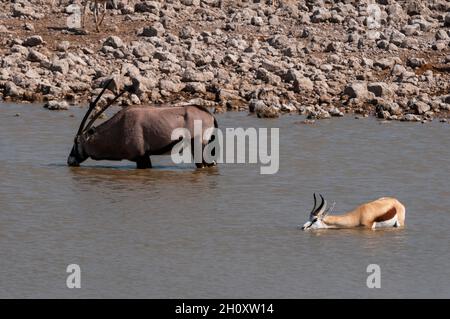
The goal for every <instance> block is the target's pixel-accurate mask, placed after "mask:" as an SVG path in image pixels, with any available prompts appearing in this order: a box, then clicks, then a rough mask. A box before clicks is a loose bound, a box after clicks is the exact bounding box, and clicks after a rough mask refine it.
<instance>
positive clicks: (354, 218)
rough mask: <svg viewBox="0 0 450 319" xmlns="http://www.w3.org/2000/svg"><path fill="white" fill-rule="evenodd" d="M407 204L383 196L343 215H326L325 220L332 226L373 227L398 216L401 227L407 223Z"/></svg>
mask: <svg viewBox="0 0 450 319" xmlns="http://www.w3.org/2000/svg"><path fill="white" fill-rule="evenodd" d="M405 212H406V211H405V206H403V204H402V203H400V202H399V201H398V200H397V199H395V198H392V197H382V198H379V199H377V200H375V201H372V202H369V203H365V204H362V205H360V206H358V207H357V208H355V209H354V210H352V211H350V212H347V213H345V214H343V215H331V216H325V217H324V219H323V222H324V223H325V224H326V225H327V226H328V227H331V228H352V227H365V228H372V227H373V224H374V223H375V222H381V221H385V220H389V219H391V218H393V217H394V216H395V215H396V216H397V220H398V223H399V224H400V226H401V227H403V226H404V225H405Z"/></svg>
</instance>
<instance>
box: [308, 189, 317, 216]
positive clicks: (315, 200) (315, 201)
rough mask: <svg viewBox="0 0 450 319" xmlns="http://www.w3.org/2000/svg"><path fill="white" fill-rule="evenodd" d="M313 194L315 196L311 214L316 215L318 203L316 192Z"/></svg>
mask: <svg viewBox="0 0 450 319" xmlns="http://www.w3.org/2000/svg"><path fill="white" fill-rule="evenodd" d="M313 196H314V207H313V209H312V211H311V213H309V214H310V215H314V212H315V211H316V204H317V199H316V193H314V194H313Z"/></svg>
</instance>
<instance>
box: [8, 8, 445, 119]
mask: <svg viewBox="0 0 450 319" xmlns="http://www.w3.org/2000/svg"><path fill="white" fill-rule="evenodd" d="M72 2H74V3H76V1H65V0H61V1H58V0H55V1H50V0H48V1H39V0H35V1H25V0H16V1H5V0H0V4H1V6H0V17H1V20H0V21H1V22H0V66H1V69H0V97H1V98H2V99H3V100H6V101H8V100H9V101H30V102H37V101H39V102H42V103H43V104H44V103H45V102H46V101H49V103H48V108H49V109H66V108H68V107H71V106H72V105H79V104H81V103H83V102H85V101H86V100H88V99H89V98H90V97H91V96H92V94H94V93H96V92H97V91H98V90H99V86H101V85H102V84H103V83H105V81H106V80H108V79H109V78H111V77H114V79H115V81H114V86H113V87H112V88H111V89H112V90H115V89H117V88H120V87H122V86H128V87H130V88H131V92H130V93H129V94H128V93H127V94H125V95H124V96H123V97H122V98H121V99H120V101H119V102H120V104H121V105H124V106H126V105H132V104H144V103H167V102H170V103H173V102H180V101H186V100H192V99H195V101H197V102H198V103H201V104H203V105H207V106H210V107H213V108H215V110H216V111H217V112H222V111H226V110H245V111H248V112H256V113H257V114H258V116H261V117H277V116H279V115H280V114H282V113H300V114H304V115H307V116H308V118H309V119H322V118H329V117H332V116H342V115H343V114H344V113H357V114H361V115H362V116H364V115H368V114H371V115H376V116H378V117H380V118H383V119H386V120H407V121H424V120H431V119H433V118H441V119H444V120H445V119H447V118H448V112H449V110H450V84H449V83H450V13H449V11H450V4H449V3H448V2H446V1H439V0H436V1H415V2H411V1H394V0H378V1H369V0H366V1H351V0H346V1H323V0H316V1H314V0H306V1H275V2H274V3H266V2H265V1H219V0H181V1H175V0H173V1H132V0H128V1H126V0H125V1H120V0H118V1H111V2H110V3H109V4H108V9H107V14H106V16H105V19H104V23H103V25H102V26H101V28H100V32H95V26H94V24H93V18H92V14H89V16H88V17H86V22H87V25H86V28H85V29H84V30H80V29H73V28H69V27H68V23H67V21H73V18H74V12H75V11H74V6H73V4H72ZM53 3H55V4H53ZM58 3H60V5H58ZM71 4H72V5H71ZM68 19H69V20H68ZM71 19H72V20H71ZM112 96H113V94H112V93H109V94H107V95H106V96H105V100H106V99H108V98H111V97H112ZM62 100H65V101H67V103H65V102H63V103H60V101H62ZM60 105H61V107H60Z"/></svg>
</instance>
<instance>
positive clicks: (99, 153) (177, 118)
mask: <svg viewBox="0 0 450 319" xmlns="http://www.w3.org/2000/svg"><path fill="white" fill-rule="evenodd" d="M111 81H112V80H110V81H109V82H108V83H107V84H106V86H105V87H104V88H103V90H102V91H101V92H100V94H99V95H98V96H97V98H96V99H95V100H94V101H92V102H91V104H90V106H89V109H88V110H87V112H86V114H85V115H84V118H83V120H82V121H81V124H80V127H79V128H78V132H77V134H76V136H75V139H74V144H73V147H72V150H71V152H70V155H69V157H68V159H67V164H68V165H69V166H79V165H80V163H82V162H84V161H85V160H86V159H88V158H92V159H94V160H113V161H120V160H129V161H133V162H136V164H137V168H151V167H152V164H151V160H150V156H151V155H162V154H167V153H169V152H170V151H171V150H172V147H173V146H174V145H176V144H177V143H179V141H180V140H172V132H173V131H174V130H175V129H179V128H184V129H186V130H187V131H188V132H189V133H190V136H191V137H192V139H191V142H192V143H193V142H194V140H196V139H198V140H201V143H202V144H201V146H202V147H203V148H204V147H205V146H206V145H207V144H208V143H210V142H212V141H213V140H214V135H212V136H211V135H208V134H210V133H207V132H205V131H207V130H208V132H211V131H212V130H214V128H217V121H216V119H215V117H214V116H213V115H212V114H211V113H210V112H209V110H208V109H207V108H206V107H202V106H198V105H186V106H166V107H149V106H130V107H126V108H124V109H122V110H121V111H119V112H118V113H116V114H115V115H114V116H113V117H111V118H110V119H108V120H106V121H105V122H103V123H101V124H100V125H99V126H98V127H94V126H93V124H94V122H95V120H96V119H97V118H98V117H99V116H100V115H101V114H102V113H103V112H104V111H105V110H106V109H107V108H108V107H109V106H110V105H112V104H113V103H114V102H115V101H116V100H117V99H118V98H119V97H120V96H121V95H122V94H123V93H124V92H125V91H122V92H121V93H120V94H116V95H115V97H114V98H113V99H112V100H111V101H110V102H109V103H107V104H106V105H105V106H103V107H102V108H101V109H100V110H99V111H98V112H97V113H95V115H94V116H93V117H92V118H91V119H90V121H89V123H88V124H87V125H86V126H85V124H86V121H87V120H88V118H89V115H90V114H91V112H92V111H93V110H94V108H95V106H96V104H97V103H98V101H99V99H100V97H101V96H102V95H103V93H104V92H105V90H106V88H108V87H109V86H110V84H111ZM194 121H195V122H197V121H201V127H202V130H201V131H200V132H197V130H195V123H194ZM208 136H209V139H208V140H205V139H206V138H208ZM195 165H196V166H197V167H199V168H201V167H205V166H214V165H215V162H211V163H210V162H207V161H205V159H204V157H202V158H199V159H198V162H196V163H195Z"/></svg>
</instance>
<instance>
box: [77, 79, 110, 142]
mask: <svg viewBox="0 0 450 319" xmlns="http://www.w3.org/2000/svg"><path fill="white" fill-rule="evenodd" d="M112 81H113V79H110V80H109V81H108V82H107V83H106V85H105V86H104V87H103V90H102V91H101V92H100V94H99V95H98V96H97V98H96V99H95V100H94V101H93V102H91V103H90V104H89V109H88V110H87V112H86V114H85V115H84V117H83V120H81V124H80V127H79V128H78V132H77V136H78V135H80V134H81V133H82V132H83V128H84V124H85V123H86V121H87V119H88V118H89V115H90V114H91V113H92V111H93V110H94V108H95V106H96V105H97V103H98V101H99V100H100V98H101V97H102V95H103V93H105V91H106V89H107V88H108V87H109V85H110V84H111V82H112Z"/></svg>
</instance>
